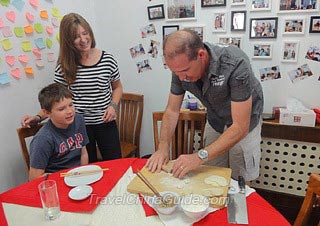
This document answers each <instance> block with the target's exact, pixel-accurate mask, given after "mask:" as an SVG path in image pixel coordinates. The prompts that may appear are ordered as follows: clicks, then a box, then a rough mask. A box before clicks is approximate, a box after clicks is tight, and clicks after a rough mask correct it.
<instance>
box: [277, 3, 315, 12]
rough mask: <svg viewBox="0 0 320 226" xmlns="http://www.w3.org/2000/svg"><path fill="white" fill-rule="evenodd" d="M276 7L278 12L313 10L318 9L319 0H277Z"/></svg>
mask: <svg viewBox="0 0 320 226" xmlns="http://www.w3.org/2000/svg"><path fill="white" fill-rule="evenodd" d="M277 8H278V12H279V13H297V12H298V13H299V12H315V11H318V10H319V9H318V8H319V0H308V1H303V3H302V1H290V0H279V1H278V7H277Z"/></svg>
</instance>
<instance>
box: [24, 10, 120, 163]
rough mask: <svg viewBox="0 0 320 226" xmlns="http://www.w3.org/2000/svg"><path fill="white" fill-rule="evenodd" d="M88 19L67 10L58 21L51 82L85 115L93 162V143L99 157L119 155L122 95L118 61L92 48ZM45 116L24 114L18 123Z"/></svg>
mask: <svg viewBox="0 0 320 226" xmlns="http://www.w3.org/2000/svg"><path fill="white" fill-rule="evenodd" d="M95 45H96V42H95V39H94V35H93V32H92V29H91V27H90V25H89V24H88V22H87V21H86V20H85V19H84V18H83V17H82V16H80V15H79V14H76V13H70V14H67V15H65V16H64V17H63V19H62V21H61V24H60V53H59V60H58V64H57V66H56V70H55V78H54V81H55V82H57V83H62V84H64V85H66V86H67V87H68V88H69V89H70V91H71V92H72V95H73V97H72V99H73V103H74V105H75V107H76V111H77V112H78V113H79V114H82V115H83V116H84V118H85V123H86V129H87V134H88V137H89V144H88V145H87V151H88V155H89V162H96V161H97V150H96V144H97V145H98V147H99V149H100V152H101V155H102V158H103V160H110V159H116V158H121V146H120V141H119V133H118V129H117V124H116V121H115V119H116V111H117V105H118V103H119V101H120V99H121V96H122V85H121V81H120V74H119V70H118V64H117V62H116V61H115V59H114V58H113V56H112V55H111V54H109V53H107V52H105V51H103V50H100V49H98V48H95ZM44 117H45V116H44V115H43V114H41V113H39V115H37V116H25V117H24V118H23V120H22V126H29V124H30V123H32V122H39V121H41V120H42V119H43V118H44Z"/></svg>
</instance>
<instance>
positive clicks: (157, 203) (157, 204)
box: [153, 191, 180, 215]
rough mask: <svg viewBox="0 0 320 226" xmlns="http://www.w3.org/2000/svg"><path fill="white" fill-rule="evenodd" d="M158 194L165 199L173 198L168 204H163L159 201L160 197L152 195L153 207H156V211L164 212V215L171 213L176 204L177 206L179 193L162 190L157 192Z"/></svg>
mask: <svg viewBox="0 0 320 226" xmlns="http://www.w3.org/2000/svg"><path fill="white" fill-rule="evenodd" d="M159 193H160V195H161V196H162V197H163V198H164V199H165V200H167V199H168V198H172V199H173V203H172V204H171V205H169V206H165V207H164V206H163V203H162V202H161V200H160V198H158V197H156V196H155V197H154V203H153V206H154V208H155V209H156V211H157V212H159V213H162V214H165V215H169V214H172V213H173V212H174V211H175V210H176V208H177V206H178V203H179V199H180V197H179V195H178V194H177V193H175V192H171V191H162V192H159Z"/></svg>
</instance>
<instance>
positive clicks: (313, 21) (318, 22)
mask: <svg viewBox="0 0 320 226" xmlns="http://www.w3.org/2000/svg"><path fill="white" fill-rule="evenodd" d="M309 33H320V16H312V17H310V27H309Z"/></svg>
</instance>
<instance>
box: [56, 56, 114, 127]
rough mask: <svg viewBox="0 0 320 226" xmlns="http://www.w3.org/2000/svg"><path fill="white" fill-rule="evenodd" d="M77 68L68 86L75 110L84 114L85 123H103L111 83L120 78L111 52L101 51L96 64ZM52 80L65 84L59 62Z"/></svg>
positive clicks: (110, 91) (110, 97)
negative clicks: (73, 78)
mask: <svg viewBox="0 0 320 226" xmlns="http://www.w3.org/2000/svg"><path fill="white" fill-rule="evenodd" d="M77 68H78V69H77V76H76V80H75V81H74V83H72V84H71V85H70V86H68V88H69V89H70V91H71V92H72V99H73V103H74V105H75V107H76V112H77V113H79V114H82V115H83V116H84V119H85V122H86V125H96V124H100V123H103V114H104V111H105V109H106V108H107V107H108V106H109V104H110V103H111V100H112V87H111V83H112V82H114V81H117V80H119V79H120V74H119V69H118V64H117V62H116V60H115V59H114V58H113V56H112V55H111V54H108V53H106V52H105V51H102V54H101V58H100V60H99V62H98V63H97V64H95V65H92V66H83V65H78V67H77ZM54 81H55V82H57V83H62V84H64V85H67V82H66V80H65V79H64V77H63V72H62V70H61V65H60V64H58V65H57V66H56V70H55V78H54Z"/></svg>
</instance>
